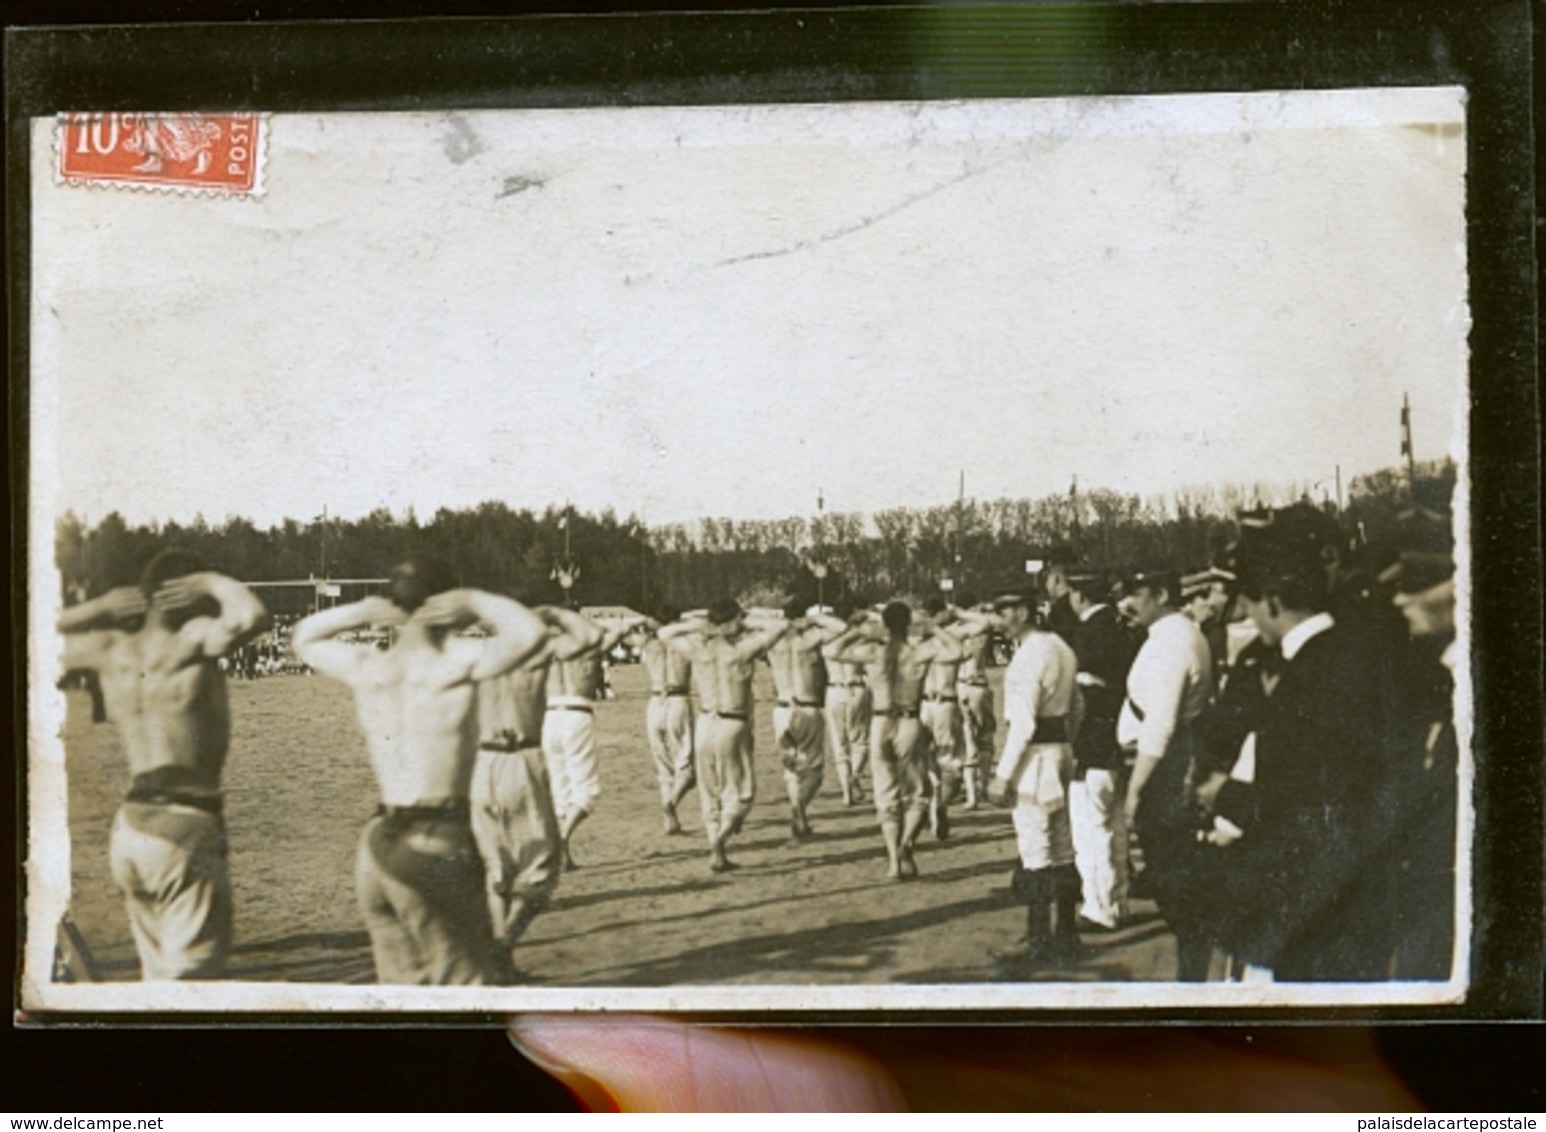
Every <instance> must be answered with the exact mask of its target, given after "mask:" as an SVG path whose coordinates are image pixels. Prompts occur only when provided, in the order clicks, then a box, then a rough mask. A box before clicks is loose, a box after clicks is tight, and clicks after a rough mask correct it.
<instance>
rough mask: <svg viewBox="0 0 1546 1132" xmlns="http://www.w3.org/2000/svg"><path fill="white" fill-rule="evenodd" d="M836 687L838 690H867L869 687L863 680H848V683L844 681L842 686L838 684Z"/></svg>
mask: <svg viewBox="0 0 1546 1132" xmlns="http://www.w3.org/2000/svg"><path fill="white" fill-rule="evenodd" d="M838 687H839V688H868V687H869V685H868V684H866V683H865V682H864V681H863V680H848V681H845V682H844V683H842V684H839V685H838Z"/></svg>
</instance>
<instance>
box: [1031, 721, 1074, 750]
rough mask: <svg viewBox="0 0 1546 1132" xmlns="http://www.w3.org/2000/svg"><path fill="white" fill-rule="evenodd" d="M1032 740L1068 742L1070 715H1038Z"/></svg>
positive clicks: (1035, 741)
mask: <svg viewBox="0 0 1546 1132" xmlns="http://www.w3.org/2000/svg"><path fill="white" fill-rule="evenodd" d="M1031 742H1032V743H1066V742H1068V717H1067V716H1065V715H1038V716H1037V717H1036V730H1035V731H1033V732H1031Z"/></svg>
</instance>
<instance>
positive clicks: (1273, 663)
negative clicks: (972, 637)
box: [990, 504, 1459, 982]
mask: <svg viewBox="0 0 1546 1132" xmlns="http://www.w3.org/2000/svg"><path fill="white" fill-rule="evenodd" d="M1435 529H1441V530H1442V534H1440V535H1439V536H1434V535H1433V534H1432V533H1431V532H1430V533H1428V534H1427V535H1419V536H1416V537H1414V538H1412V539H1411V540H1410V543H1409V548H1408V549H1407V550H1406V551H1404V552H1403V553H1401V554H1400V555H1399V556H1396V557H1395V558H1393V560H1392V561H1391V563H1390V564H1389V566H1388V568H1387V569H1386V570H1385V571H1384V572H1382V573H1381V574H1380V575H1379V576H1378V577H1370V576H1369V575H1368V574H1367V573H1365V572H1363V571H1360V570H1357V569H1354V568H1352V567H1351V566H1350V565H1349V563H1350V562H1351V555H1350V553H1349V551H1350V549H1351V548H1350V544H1349V543H1348V542H1347V541H1345V539H1344V536H1343V534H1342V532H1341V529H1340V527H1339V524H1338V523H1337V521H1336V519H1335V518H1334V517H1333V516H1331V515H1329V514H1327V513H1326V512H1323V511H1319V510H1316V509H1315V508H1313V507H1310V506H1308V505H1305V504H1297V505H1295V506H1292V507H1288V508H1282V509H1277V510H1267V511H1259V512H1255V513H1251V514H1247V515H1245V516H1243V517H1242V520H1241V524H1240V536H1239V538H1238V540H1237V541H1236V542H1235V543H1234V544H1233V545H1232V546H1230V547H1229V548H1228V549H1227V550H1226V551H1224V552H1222V553H1221V554H1220V555H1218V556H1217V559H1216V561H1215V563H1214V567H1213V568H1212V569H1210V570H1207V571H1205V572H1202V573H1200V574H1195V575H1190V576H1184V575H1178V574H1177V573H1175V572H1171V571H1165V570H1157V571H1136V572H1132V573H1130V574H1128V575H1127V576H1126V577H1125V578H1123V579H1121V580H1118V581H1116V582H1115V585H1113V581H1114V580H1113V579H1112V578H1111V577H1110V576H1108V575H1105V574H1101V573H1097V572H1093V571H1091V572H1080V571H1079V570H1077V569H1067V568H1057V569H1054V570H1051V571H1048V572H1047V573H1045V574H1044V575H1043V576H1042V579H1041V582H1042V585H1041V587H1040V588H1039V589H1038V590H1036V591H1031V592H1024V593H1006V594H1004V595H1001V596H1000V597H999V598H998V599H997V601H996V602H995V605H996V606H997V607H998V608H999V609H1000V611H1001V612H1000V616H1001V617H1002V618H1005V619H1007V620H1006V631H1007V632H1008V633H1009V634H1010V635H1011V637H1012V638H1013V639H1014V641H1015V643H1016V649H1015V653H1014V656H1013V659H1012V660H1011V661H1010V667H1009V670H1008V672H1007V673H1006V677H1005V714H1006V717H1007V718H1008V719H1009V720H1010V724H1011V727H1010V735H1009V737H1008V739H1007V740H1006V750H1005V752H1004V757H1003V758H1001V759H1000V763H999V773H998V777H997V779H996V780H995V782H994V783H993V784H992V785H991V787H990V794H992V795H993V796H994V797H995V798H999V799H1002V800H1004V801H1006V802H1008V803H1010V804H1012V805H1013V806H1014V811H1015V825H1016V830H1017V840H1018V843H1019V856H1020V861H1019V865H1018V867H1017V869H1016V872H1015V876H1014V882H1013V887H1014V890H1015V892H1016V893H1017V894H1018V895H1019V896H1020V897H1021V898H1022V899H1023V900H1024V901H1025V903H1026V905H1027V907H1028V928H1027V933H1026V936H1025V937H1024V939H1023V940H1022V941H1021V943H1020V944H1019V945H1017V946H1015V947H1012V948H1008V949H1004V950H1002V951H998V952H995V954H996V955H997V956H998V958H1000V960H1002V961H1003V962H1005V963H1006V964H1009V965H1012V966H1026V965H1036V964H1040V963H1044V962H1047V961H1052V962H1058V961H1064V960H1066V959H1068V958H1069V957H1070V955H1071V954H1073V953H1075V952H1076V951H1077V948H1078V943H1079V933H1080V932H1081V931H1084V932H1091V931H1094V932H1099V931H1103V930H1110V929H1113V928H1115V927H1118V926H1120V924H1121V923H1122V921H1123V919H1124V917H1126V915H1127V914H1128V908H1127V905H1128V901H1129V897H1130V894H1132V892H1133V891H1134V890H1138V891H1141V892H1142V894H1143V895H1145V896H1148V897H1150V898H1152V899H1153V900H1154V901H1155V903H1156V904H1157V906H1158V909H1159V912H1160V914H1161V916H1162V917H1163V918H1164V920H1165V921H1166V923H1167V925H1168V926H1169V927H1170V929H1171V930H1172V931H1173V932H1174V934H1175V939H1176V951H1177V971H1176V976H1177V978H1179V979H1181V980H1186V981H1200V980H1204V979H1208V978H1230V979H1238V980H1241V981H1279V982H1291V981H1368V980H1383V979H1391V978H1397V979H1445V978H1449V977H1450V976H1451V975H1452V973H1453V971H1452V966H1453V963H1454V955H1455V947H1454V945H1455V938H1456V933H1455V872H1454V869H1455V861H1456V857H1457V852H1458V849H1457V833H1456V812H1457V796H1458V790H1459V771H1458V763H1459V758H1458V755H1459V745H1458V743H1457V741H1456V731H1455V727H1454V720H1453V714H1452V699H1453V697H1452V693H1453V688H1454V683H1453V674H1454V668H1455V665H1456V663H1457V660H1458V656H1457V649H1456V646H1455V617H1454V606H1455V598H1454V583H1453V573H1454V562H1453V557H1452V553H1451V551H1450V549H1449V546H1448V545H1447V544H1446V541H1445V540H1446V539H1447V532H1448V525H1447V523H1444V524H1442V525H1441V526H1440V525H1435ZM1210 638H1211V641H1212V643H1211V644H1210ZM1070 669H1072V671H1070ZM1071 714H1072V715H1075V716H1077V719H1074V720H1071V721H1070V723H1071V725H1070V723H1064V722H1062V720H1064V719H1067V718H1068V717H1069V716H1070V715H1071ZM1017 721H1018V722H1017ZM1048 721H1050V723H1049V722H1048ZM1060 785H1061V786H1062V787H1063V788H1062V789H1059V786H1060ZM1135 848H1136V850H1137V853H1136V857H1137V859H1140V860H1141V863H1142V870H1141V872H1138V873H1137V874H1136V875H1133V872H1132V870H1131V869H1130V857H1132V856H1134V854H1133V853H1132V851H1133V850H1134V849H1135Z"/></svg>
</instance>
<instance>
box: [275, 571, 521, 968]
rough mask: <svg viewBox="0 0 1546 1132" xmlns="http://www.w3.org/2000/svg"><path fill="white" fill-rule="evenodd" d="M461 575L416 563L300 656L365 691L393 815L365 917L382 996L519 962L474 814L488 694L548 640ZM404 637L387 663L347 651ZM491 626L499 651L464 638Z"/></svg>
mask: <svg viewBox="0 0 1546 1132" xmlns="http://www.w3.org/2000/svg"><path fill="white" fill-rule="evenodd" d="M455 585H456V582H455V578H454V576H453V575H452V574H451V571H450V569H449V568H448V567H447V566H446V565H445V564H444V563H442V562H439V561H437V560H436V559H433V558H429V557H425V556H419V555H411V556H409V557H407V558H405V559H404V560H403V561H402V562H400V563H399V564H398V565H397V566H396V567H394V568H393V570H392V572H391V584H390V597H369V598H366V599H365V600H364V601H359V602H355V603H353V604H350V605H343V606H339V607H337V608H335V609H329V610H325V611H323V612H321V613H317V614H314V615H312V616H311V617H308V618H306V619H305V620H304V621H302V622H300V624H298V625H297V626H296V627H295V632H294V634H293V635H292V636H291V648H292V649H294V651H295V655H296V656H297V657H298V658H299V659H300V660H301V661H302V662H303V663H305V664H309V665H311V666H312V667H313V668H315V669H316V670H317V671H318V672H320V673H322V674H323V675H325V676H331V677H333V678H334V679H335V680H340V681H342V682H343V683H345V684H348V685H349V686H350V687H351V688H353V689H354V696H355V706H356V709H357V711H358V713H359V720H360V726H361V728H362V729H363V730H364V732H365V742H366V745H367V747H368V748H369V751H370V758H371V764H372V766H373V767H374V769H375V772H376V778H377V780H378V782H379V784H380V788H381V805H380V806H379V807H378V808H377V810H376V814H375V816H374V817H373V818H372V819H371V820H370V822H369V823H368V824H367V825H366V827H365V831H364V833H363V835H362V836H361V839H360V852H359V864H358V870H357V873H356V882H357V887H358V897H359V902H360V910H361V912H362V914H363V915H364V918H365V925H366V927H367V928H368V929H369V931H370V937H371V950H372V953H373V955H374V957H375V962H376V974H377V977H378V978H379V979H380V981H381V982H383V983H418V984H431V985H440V984H483V983H497V982H501V981H503V980H504V977H505V965H506V963H507V957H506V955H505V954H504V952H503V949H502V948H500V947H498V946H497V945H496V943H495V940H494V938H493V933H492V932H491V931H490V923H489V912H488V907H487V904H486V903H485V897H484V886H483V865H482V862H481V861H480V860H479V857H478V849H477V845H476V844H475V843H474V841H473V836H472V829H471V824H470V822H471V813H470V805H469V802H468V794H469V787H470V785H471V781H472V774H473V764H474V757H475V755H476V753H477V745H478V713H477V710H476V709H477V695H476V694H477V686H478V684H479V683H480V682H482V681H484V680H489V679H491V678H493V677H495V676H499V675H501V674H503V673H506V672H509V671H510V670H511V669H512V668H514V667H516V666H517V665H519V664H521V663H522V662H524V661H525V660H527V659H528V658H529V657H530V656H532V654H534V653H535V652H536V651H537V650H538V649H540V648H541V647H542V645H543V644H544V642H545V641H546V640H547V635H548V627H547V625H546V624H544V622H543V621H542V619H541V618H539V617H538V616H536V614H534V613H532V612H531V610H529V609H527V608H526V607H525V606H523V605H520V604H519V603H517V602H515V601H512V600H510V599H509V598H503V597H497V596H495V595H494V594H489V593H483V592H481V591H478V590H469V589H457V588H455ZM372 625H386V626H392V627H394V628H395V629H396V640H395V642H394V643H393V645H392V647H390V648H388V649H387V650H385V651H384V652H383V651H381V650H379V649H375V648H371V647H368V646H366V647H361V646H359V645H355V644H351V643H349V642H348V641H345V640H342V639H340V638H342V637H343V635H344V634H346V633H351V632H354V631H356V630H359V629H364V628H367V627H369V626H372ZM473 625H482V626H483V627H484V628H486V629H487V630H489V631H490V636H488V637H486V638H481V639H480V638H474V637H468V636H462V635H459V633H458V631H459V630H462V629H468V628H471V627H472V626H473Z"/></svg>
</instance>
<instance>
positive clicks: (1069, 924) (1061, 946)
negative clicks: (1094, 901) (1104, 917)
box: [1049, 865, 1081, 964]
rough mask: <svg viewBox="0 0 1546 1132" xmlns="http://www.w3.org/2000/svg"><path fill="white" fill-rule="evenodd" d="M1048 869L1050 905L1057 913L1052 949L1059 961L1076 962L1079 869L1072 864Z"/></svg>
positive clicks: (1077, 952) (1064, 962) (1077, 953)
mask: <svg viewBox="0 0 1546 1132" xmlns="http://www.w3.org/2000/svg"><path fill="white" fill-rule="evenodd" d="M1049 871H1050V872H1051V873H1052V906H1053V908H1054V910H1055V911H1056V914H1057V930H1056V933H1055V934H1054V935H1053V937H1052V951H1053V954H1054V956H1055V957H1056V959H1057V961H1058V962H1059V963H1063V964H1069V963H1076V962H1078V960H1079V952H1080V946H1079V922H1078V915H1079V894H1080V887H1081V886H1080V883H1079V870H1078V869H1076V868H1075V867H1074V866H1073V865H1061V866H1059V867H1058V868H1055V869H1051V870H1049Z"/></svg>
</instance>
